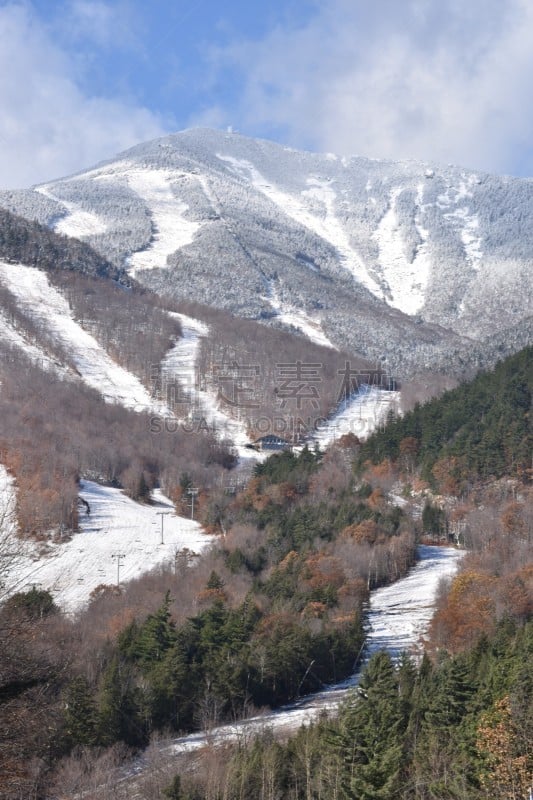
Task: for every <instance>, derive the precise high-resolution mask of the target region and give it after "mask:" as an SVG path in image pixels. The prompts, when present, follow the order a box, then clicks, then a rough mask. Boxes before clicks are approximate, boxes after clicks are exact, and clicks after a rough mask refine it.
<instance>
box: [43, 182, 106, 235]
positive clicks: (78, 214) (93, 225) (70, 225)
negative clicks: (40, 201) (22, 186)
mask: <svg viewBox="0 0 533 800" xmlns="http://www.w3.org/2000/svg"><path fill="white" fill-rule="evenodd" d="M35 191H37V192H40V193H41V194H44V195H45V197H49V198H50V199H51V200H55V201H56V202H58V203H61V205H62V206H64V207H65V208H66V209H67V212H68V213H67V215H66V216H64V217H61V218H60V219H59V220H58V221H57V222H56V223H55V225H54V226H53V228H54V230H55V231H56V233H62V234H64V235H65V236H74V237H75V238H77V239H80V238H82V237H84V236H94V235H95V234H98V233H105V231H106V230H107V225H106V223H105V222H104V221H103V219H101V218H100V217H98V216H97V215H96V214H93V213H92V212H91V211H83V210H82V209H81V208H80V207H79V205H77V204H76V203H71V202H69V201H67V200H63V199H62V198H61V197H58V196H57V195H55V194H53V193H52V192H51V191H50V188H49V187H48V186H37V187H36V190H35Z"/></svg>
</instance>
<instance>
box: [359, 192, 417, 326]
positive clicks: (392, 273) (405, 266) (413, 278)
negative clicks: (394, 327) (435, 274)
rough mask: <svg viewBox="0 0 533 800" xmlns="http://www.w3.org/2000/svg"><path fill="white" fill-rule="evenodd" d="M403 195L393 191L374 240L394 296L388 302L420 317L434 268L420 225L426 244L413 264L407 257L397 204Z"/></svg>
mask: <svg viewBox="0 0 533 800" xmlns="http://www.w3.org/2000/svg"><path fill="white" fill-rule="evenodd" d="M401 191H402V189H401V188H395V189H393V190H392V191H391V193H390V202H389V208H388V210H387V211H386V213H385V214H384V216H383V217H382V219H381V221H380V223H379V225H378V227H377V229H376V230H375V231H374V233H373V234H372V238H373V239H374V241H375V242H376V243H377V245H378V249H379V262H380V264H381V267H382V270H383V276H384V278H385V279H386V281H387V284H388V286H389V289H390V294H391V296H390V298H388V300H387V302H388V303H389V305H391V306H392V307H393V308H397V309H399V310H400V311H403V313H404V314H410V315H414V314H418V312H419V311H420V310H421V308H422V307H423V305H424V303H425V291H426V287H427V284H428V280H429V274H430V268H431V264H430V258H429V249H428V247H427V244H426V242H427V235H428V232H427V231H425V230H424V229H423V228H422V227H421V225H420V224H418V226H417V228H418V232H419V234H420V236H421V238H422V242H423V244H422V245H421V246H420V247H419V248H418V251H417V254H416V256H415V258H414V259H413V261H412V262H410V261H409V259H408V258H407V256H406V253H405V242H404V239H403V237H402V234H401V229H400V223H399V220H398V215H397V213H396V201H397V198H398V196H399V194H400V193H401ZM419 196H420V191H419Z"/></svg>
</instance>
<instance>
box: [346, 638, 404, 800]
mask: <svg viewBox="0 0 533 800" xmlns="http://www.w3.org/2000/svg"><path fill="white" fill-rule="evenodd" d="M404 730H405V719H404V714H403V713H402V708H401V704H400V699H399V692H398V677H397V675H396V672H395V669H394V666H393V664H392V660H391V657H390V655H389V654H388V653H386V652H384V651H382V652H379V653H377V654H375V655H374V656H372V658H371V659H370V661H369V663H368V666H367V667H366V669H365V671H364V673H363V675H362V677H361V681H360V684H359V687H358V690H357V691H356V693H354V695H353V697H352V699H351V701H350V704H349V705H348V707H347V708H346V709H345V710H344V713H343V714H342V718H341V728H340V733H339V735H338V737H337V750H338V752H339V755H340V757H341V759H342V762H343V765H344V792H345V796H346V798H349V800H389V799H390V798H391V797H393V796H394V794H395V792H396V791H397V789H398V787H399V782H400V768H401V764H402V753H403V746H402V739H403V733H404Z"/></svg>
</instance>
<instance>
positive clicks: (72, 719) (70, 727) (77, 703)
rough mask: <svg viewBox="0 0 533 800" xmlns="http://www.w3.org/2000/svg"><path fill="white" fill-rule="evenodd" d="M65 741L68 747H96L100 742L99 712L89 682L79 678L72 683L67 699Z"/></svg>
mask: <svg viewBox="0 0 533 800" xmlns="http://www.w3.org/2000/svg"><path fill="white" fill-rule="evenodd" d="M65 740H66V744H67V746H68V747H69V748H70V747H73V746H74V745H89V746H90V745H95V744H97V741H98V712H97V708H96V703H95V701H94V698H93V695H92V692H91V689H90V687H89V684H88V683H87V680H86V679H85V678H84V677H82V676H78V677H77V678H74V680H73V681H72V682H71V683H70V685H69V687H68V689H67V693H66V698H65Z"/></svg>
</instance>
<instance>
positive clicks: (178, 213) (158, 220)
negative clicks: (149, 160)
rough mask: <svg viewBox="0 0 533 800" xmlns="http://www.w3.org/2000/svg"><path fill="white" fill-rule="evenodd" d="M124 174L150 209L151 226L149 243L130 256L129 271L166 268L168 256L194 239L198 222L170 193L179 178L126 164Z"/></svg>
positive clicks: (155, 170) (186, 206) (162, 171)
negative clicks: (151, 233)
mask: <svg viewBox="0 0 533 800" xmlns="http://www.w3.org/2000/svg"><path fill="white" fill-rule="evenodd" d="M124 176H125V178H126V180H127V182H128V184H129V186H130V188H131V189H133V191H134V192H136V193H137V194H138V195H139V197H141V198H142V199H143V200H144V201H145V203H146V205H147V207H148V208H149V209H150V213H151V216H152V229H153V236H152V240H151V241H150V244H149V246H148V247H147V248H146V249H144V250H139V251H137V252H136V253H133V255H131V256H130V257H129V259H128V267H129V272H130V273H131V274H132V275H135V274H136V273H137V272H139V271H141V270H148V269H157V268H161V267H165V266H166V263H167V258H168V256H170V255H172V253H175V252H176V250H179V249H180V248H181V247H185V246H186V245H188V244H190V243H191V242H192V241H193V240H194V237H195V235H196V232H197V231H198V229H199V228H200V223H199V222H193V221H192V220H189V219H187V218H186V216H185V214H186V212H187V211H188V210H189V206H188V205H187V204H186V203H184V202H183V201H182V200H180V199H179V198H178V197H176V195H175V194H173V192H172V189H171V184H172V181H173V180H174V181H175V180H176V178H177V177H178V175H177V174H176V173H173V172H170V171H168V170H162V169H139V168H138V166H137V167H136V165H134V164H130V165H128V164H126V165H125V168H124Z"/></svg>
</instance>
